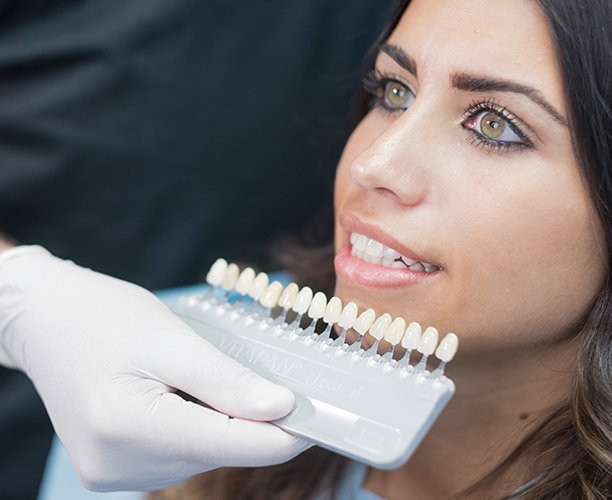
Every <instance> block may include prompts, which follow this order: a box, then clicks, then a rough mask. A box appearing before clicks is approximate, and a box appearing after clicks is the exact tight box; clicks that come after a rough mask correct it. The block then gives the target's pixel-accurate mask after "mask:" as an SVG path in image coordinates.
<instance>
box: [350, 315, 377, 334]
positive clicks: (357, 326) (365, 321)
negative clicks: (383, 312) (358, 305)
mask: <svg viewBox="0 0 612 500" xmlns="http://www.w3.org/2000/svg"><path fill="white" fill-rule="evenodd" d="M374 318H376V313H375V312H374V309H366V310H365V311H363V312H362V313H361V314H360V315H359V317H358V318H357V319H356V320H355V322H354V323H353V329H354V330H355V331H356V332H357V333H359V334H360V335H364V334H365V332H367V331H368V329H369V328H370V327H371V326H372V323H374Z"/></svg>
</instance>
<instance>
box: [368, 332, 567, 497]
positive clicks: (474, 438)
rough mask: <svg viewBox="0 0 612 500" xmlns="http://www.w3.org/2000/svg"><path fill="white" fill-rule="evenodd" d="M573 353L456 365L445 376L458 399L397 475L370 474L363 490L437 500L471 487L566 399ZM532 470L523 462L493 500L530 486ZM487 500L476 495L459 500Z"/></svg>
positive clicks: (562, 348)
mask: <svg viewBox="0 0 612 500" xmlns="http://www.w3.org/2000/svg"><path fill="white" fill-rule="evenodd" d="M576 351H577V348H576V345H575V344H574V343H572V342H570V341H566V342H564V343H563V344H557V345H555V346H553V347H549V348H547V349H546V350H542V349H539V350H537V351H536V350H533V351H531V352H527V353H525V352H523V353H521V354H517V355H516V356H514V355H513V356H511V357H509V356H508V355H507V354H506V356H495V355H488V356H483V355H482V354H480V355H479V356H478V360H479V361H478V362H476V361H474V360H467V359H464V360H463V362H462V363H457V364H456V365H455V366H453V369H452V371H450V373H449V376H450V377H451V378H452V380H453V381H454V382H455V384H456V386H457V392H456V394H455V396H454V397H453V399H452V400H451V401H450V402H449V404H448V406H447V407H446V409H445V410H444V411H443V412H442V414H441V415H440V417H439V418H438V420H437V421H436V423H435V424H434V426H433V427H432V429H431V430H430V432H429V433H428V434H427V435H426V436H425V438H424V439H423V441H422V443H421V444H420V446H419V448H418V449H417V451H416V452H415V453H414V455H413V456H412V457H411V459H410V460H409V461H408V463H406V464H405V465H404V466H402V467H401V468H399V469H395V470H392V471H381V470H376V469H370V471H369V472H368V475H367V477H366V480H365V483H364V487H365V488H366V489H368V490H370V491H372V492H373V493H375V494H377V495H379V496H381V497H383V498H386V499H390V500H393V499H400V498H401V499H406V498H409V499H410V500H429V499H435V500H439V499H441V498H448V497H450V496H452V495H457V494H458V493H459V492H461V491H463V490H465V489H466V488H468V487H470V486H472V485H474V484H475V483H477V482H478V481H479V480H481V479H482V478H483V477H485V476H486V475H487V474H488V473H489V472H491V471H492V470H494V469H495V467H496V465H498V464H499V463H500V462H501V461H502V460H503V459H504V458H505V457H506V456H507V455H508V454H509V453H510V452H512V451H513V450H514V449H515V448H516V446H517V445H518V444H519V442H520V441H521V440H522V439H523V438H524V437H525V436H526V435H527V434H528V433H529V431H530V430H531V429H533V427H534V425H535V424H536V423H537V422H539V421H540V419H541V418H543V417H544V416H545V415H546V414H547V413H548V412H549V411H550V409H551V408H553V407H554V406H555V405H557V404H559V403H560V402H562V401H563V400H564V399H565V398H567V396H568V394H569V391H570V387H571V382H572V377H573V374H574V373H575V366H576V363H575V357H576ZM483 359H485V361H482V360H483ZM457 361H459V359H458V360H457ZM476 363H478V364H476ZM533 464H534V462H533V460H529V459H528V458H524V459H523V460H522V461H520V462H517V463H516V464H515V465H514V466H513V467H512V469H511V470H509V471H508V474H507V475H506V476H505V478H506V479H508V480H509V484H508V487H507V488H503V487H501V486H499V485H498V486H497V489H498V490H499V491H496V492H494V495H493V496H500V495H504V494H509V493H511V492H512V491H513V490H514V489H515V488H517V487H518V486H520V484H521V483H522V482H524V481H526V480H528V479H530V478H531V477H532V476H533V475H534V474H536V473H537V471H536V470H534V469H533ZM490 496H491V493H489V495H488V496H483V491H482V490H480V491H479V493H475V494H474V495H468V496H463V497H462V498H485V497H486V498H488V497H490Z"/></svg>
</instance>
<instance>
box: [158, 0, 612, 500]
mask: <svg viewBox="0 0 612 500" xmlns="http://www.w3.org/2000/svg"><path fill="white" fill-rule="evenodd" d="M409 3H410V2H409V0H408V1H403V2H401V4H400V5H399V6H398V9H397V11H396V13H395V15H394V17H393V18H392V20H391V22H390V24H389V26H388V28H387V30H386V31H385V32H384V33H383V34H382V35H381V37H380V39H379V42H380V41H383V40H385V39H386V38H387V37H388V36H389V34H390V33H391V32H392V31H393V29H394V28H395V26H396V25H397V23H398V21H399V19H400V17H401V15H402V14H403V12H404V11H405V9H406V8H407V6H408V4H409ZM538 3H539V5H540V8H541V10H542V12H543V13H544V15H545V16H546V19H547V22H548V26H549V30H550V34H551V36H552V38H553V41H554V43H555V45H556V49H557V56H558V58H559V63H560V67H561V68H562V78H563V83H564V89H565V99H566V103H567V109H568V113H569V116H568V118H569V123H570V129H571V134H572V141H573V147H574V151H575V153H576V157H577V158H579V159H580V163H581V165H580V166H581V168H582V171H583V176H584V179H585V180H586V182H587V184H588V187H589V190H590V194H591V198H592V200H593V203H594V205H595V207H596V210H597V213H598V215H599V220H600V223H601V226H602V227H603V230H604V233H605V237H606V239H607V252H608V259H607V262H608V276H607V280H606V283H605V285H604V287H603V289H602V290H601V291H600V292H599V294H598V296H597V297H596V298H595V302H594V306H593V308H592V309H591V311H590V313H589V315H588V317H587V319H586V321H585V323H584V326H583V328H582V329H581V331H580V332H579V334H578V336H577V339H576V340H577V341H578V342H579V345H580V349H579V354H578V358H577V359H576V371H575V377H574V382H573V387H572V390H571V394H570V396H569V397H568V399H567V400H566V401H564V402H563V403H562V404H560V405H559V406H558V407H555V408H551V409H550V411H549V412H548V414H546V415H542V417H541V419H540V420H539V422H538V423H537V424H536V426H535V427H534V428H533V429H532V431H531V432H530V433H529V435H528V436H527V437H526V438H525V439H524V440H523V441H522V442H521V443H520V444H519V445H518V446H517V447H516V448H515V449H514V450H513V451H512V452H511V453H510V454H509V455H508V456H507V457H506V458H505V459H504V460H503V462H502V463H501V464H499V465H498V466H497V467H496V468H495V469H494V470H493V471H492V472H491V473H490V474H488V475H487V477H485V478H484V479H482V480H481V481H479V482H478V483H477V484H475V485H473V486H471V487H470V488H469V489H467V490H465V491H463V492H460V493H458V494H457V495H455V498H460V497H462V496H467V495H469V494H470V493H471V494H475V493H477V492H478V491H483V490H485V489H488V490H489V491H493V489H494V488H495V485H496V484H498V481H499V480H501V479H503V477H504V474H505V473H506V472H508V471H509V470H510V468H511V466H512V465H513V464H515V463H516V462H517V460H519V459H520V458H521V457H524V456H533V455H532V454H533V453H535V455H536V456H538V457H542V460H541V462H542V465H538V464H534V469H533V476H534V477H533V480H532V481H530V482H528V483H527V484H526V486H524V487H523V488H521V489H520V491H516V492H515V493H513V494H512V495H511V496H510V497H507V498H521V499H533V500H535V499H538V500H543V499H550V500H553V499H554V500H563V499H568V500H569V499H588V500H607V499H612V274H611V269H612V266H610V255H611V249H612V218H611V214H610V212H611V210H612V181H611V173H612V1H610V0H580V1H575V0H538ZM374 55H375V51H372V53H370V54H369V56H368V62H369V64H371V63H372V62H373V59H374ZM361 102H362V104H363V103H364V102H365V101H364V100H362V101H361ZM358 109H360V113H361V115H360V117H359V118H361V117H362V116H363V115H364V113H365V112H366V110H367V107H366V106H363V105H361V106H359V107H358ZM325 217H327V220H328V221H329V222H331V221H332V216H331V213H327V215H326V216H325ZM328 227H329V226H328ZM325 236H326V237H328V236H329V233H328V234H325ZM287 256H290V259H289V260H288V259H287V258H285V263H286V264H287V267H288V268H289V269H290V270H291V271H293V273H294V275H295V276H296V277H298V278H302V283H303V284H309V285H311V286H315V287H316V289H319V290H328V291H332V292H333V280H334V278H333V267H332V257H333V249H332V247H331V245H330V244H329V242H328V244H327V245H323V246H320V247H317V248H316V249H302V248H296V247H294V248H293V249H292V250H291V251H290V252H287V253H286V254H285V257H287ZM347 463H348V461H347V459H345V458H343V457H340V456H337V455H335V454H333V453H331V452H328V451H326V450H323V449H318V448H313V449H310V450H308V451H307V452H305V453H303V454H302V455H301V456H299V457H296V458H295V459H293V460H291V461H289V462H287V463H285V464H281V465H277V466H271V467H266V468H258V469H232V468H226V469H222V470H217V471H214V472H211V473H207V474H202V475H200V476H196V477H195V478H193V479H192V480H190V481H187V482H186V483H184V484H183V485H181V486H179V487H177V488H172V489H168V490H165V491H164V492H161V493H155V494H153V497H154V498H159V499H161V498H164V499H179V498H180V499H182V500H185V499H195V498H201V497H203V496H207V495H210V497H211V498H215V499H232V500H236V499H239V500H243V499H244V500H246V499H248V500H260V499H261V500H264V499H270V498H274V499H286V500H308V499H309V498H312V497H313V495H314V494H318V495H321V494H322V492H327V494H328V495H329V498H334V489H335V487H337V486H338V484H339V482H340V479H341V478H342V475H343V472H344V470H345V467H346V465H347ZM538 467H539V469H538ZM515 486H518V485H515ZM318 498H320V497H318Z"/></svg>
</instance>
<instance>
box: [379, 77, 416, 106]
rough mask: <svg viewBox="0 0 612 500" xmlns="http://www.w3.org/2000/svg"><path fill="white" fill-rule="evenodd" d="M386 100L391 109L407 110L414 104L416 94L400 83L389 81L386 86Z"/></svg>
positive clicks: (386, 104)
mask: <svg viewBox="0 0 612 500" xmlns="http://www.w3.org/2000/svg"><path fill="white" fill-rule="evenodd" d="M384 100H385V106H386V107H387V108H389V109H393V110H395V109H406V108H408V106H410V105H411V104H412V101H413V100H414V94H413V93H412V91H411V90H410V89H409V88H407V87H406V86H405V85H403V84H401V83H400V82H398V81H394V80H389V81H388V82H387V84H386V85H385V91H384Z"/></svg>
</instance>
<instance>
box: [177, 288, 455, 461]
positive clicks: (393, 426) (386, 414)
mask: <svg viewBox="0 0 612 500" xmlns="http://www.w3.org/2000/svg"><path fill="white" fill-rule="evenodd" d="M236 286H237V285H236ZM232 293H233V294H239V292H238V291H236V290H234V291H233V292H232ZM239 295H240V294H239ZM260 298H262V297H261V296H260ZM270 300H271V299H270ZM262 301H263V302H264V305H266V304H269V303H270V302H269V301H266V299H265V298H262ZM330 301H331V299H330ZM204 302H207V303H208V304H209V306H208V307H203V305H204V304H203V303H204ZM254 303H255V304H256V305H257V302H254ZM217 306H218V307H217ZM258 307H259V310H260V311H261V310H262V309H263V306H261V305H259V306H258ZM175 312H177V313H178V314H179V315H180V316H181V318H182V319H183V320H184V321H186V322H187V324H188V325H189V326H191V327H192V328H193V329H194V331H196V333H198V334H199V335H200V336H201V337H202V338H204V339H206V340H207V341H209V342H211V344H213V345H214V346H215V347H217V348H219V349H220V350H221V351H223V352H225V353H226V354H228V355H230V356H232V357H234V358H235V359H236V360H237V361H238V362H241V363H242V364H244V365H245V366H247V367H249V368H251V369H254V370H256V371H258V372H260V373H261V374H262V375H263V376H266V377H267V378H269V379H270V380H271V381H272V382H275V383H279V384H282V385H285V386H286V387H288V388H289V389H290V390H291V391H292V392H293V393H294V395H295V397H296V402H297V404H296V407H295V408H294V410H293V411H292V412H290V413H289V414H288V415H287V416H286V417H283V418H281V419H278V420H276V421H274V422H273V424H274V425H277V426H279V427H281V428H282V429H284V430H286V431H287V432H290V433H292V434H295V435H298V436H302V437H304V438H306V439H308V440H310V441H312V442H313V443H315V444H318V445H320V446H322V447H326V448H328V449H330V450H332V451H335V452H337V453H340V454H343V455H345V456H347V457H348V458H351V459H354V460H359V461H362V462H364V463H366V464H368V465H371V466H374V467H379V468H383V469H384V468H396V467H400V466H401V465H402V464H403V463H405V462H406V460H408V458H409V457H410V455H411V454H412V452H413V451H414V449H415V448H416V446H417V445H418V442H419V441H420V440H421V438H422V437H423V436H424V435H425V434H426V433H427V431H428V429H429V428H430V427H431V425H432V424H433V422H434V421H435V419H436V417H437V415H438V414H439V412H440V411H441V410H442V409H443V407H444V405H445V404H446V402H447V401H448V399H449V398H450V397H451V396H452V394H453V392H454V384H453V382H452V380H450V379H449V378H448V377H446V376H445V375H444V373H443V370H444V367H445V364H446V362H445V361H444V360H442V359H441V358H444V359H450V358H451V357H452V355H453V351H454V349H455V348H456V345H455V344H453V342H454V341H455V339H453V336H450V337H449V339H448V340H446V341H445V340H444V339H443V340H442V342H440V344H439V345H438V346H437V348H436V349H435V354H436V356H435V357H436V359H435V360H434V359H431V358H433V356H429V358H430V359H431V361H432V362H433V363H430V364H432V365H433V364H435V365H437V368H436V369H435V370H433V371H432V372H430V371H428V370H426V369H423V370H420V371H419V370H417V369H416V367H415V366H412V365H410V366H409V369H408V368H404V367H403V366H402V365H401V363H400V362H398V361H397V359H396V358H398V357H400V355H401V354H402V352H403V351H404V352H405V350H404V348H403V347H402V342H401V341H400V342H399V343H398V342H396V338H397V332H396V337H395V338H390V337H389V336H388V332H386V333H385V334H384V335H383V336H382V339H381V340H380V341H379V342H378V346H377V347H378V349H377V351H374V350H372V351H370V352H369V353H368V352H364V351H363V349H358V350H355V352H353V353H351V354H349V353H347V352H346V351H347V349H346V348H347V347H348V346H347V344H343V345H342V346H339V347H336V346H333V345H331V344H332V342H331V338H334V337H336V336H337V333H340V332H342V331H343V329H342V328H341V326H339V325H338V323H339V321H336V322H330V323H329V324H328V323H326V322H324V321H322V319H321V318H317V316H318V315H319V314H320V310H319V312H317V313H313V314H312V316H315V318H314V319H312V318H311V319H312V325H311V328H312V331H313V332H312V333H309V334H308V335H300V334H299V333H296V332H297V330H298V327H297V326H296V325H295V324H292V325H284V326H282V327H281V326H280V325H278V324H275V323H274V322H270V321H269V318H266V317H265V316H263V315H262V314H258V315H257V316H249V315H248V314H247V312H246V310H245V309H244V308H243V307H238V306H236V305H235V304H234V303H231V301H230V303H228V304H225V305H222V306H221V305H220V304H219V303H218V301H217V300H215V299H214V298H212V297H210V296H209V297H208V298H206V297H202V296H200V295H196V296H191V297H184V298H182V299H180V300H179V301H178V302H177V304H176V306H175ZM306 312H308V309H307V310H306ZM354 312H355V317H352V318H351V317H348V318H345V320H346V321H347V322H348V323H352V322H353V321H354V319H356V316H358V314H357V311H354ZM283 313H285V314H292V315H294V316H297V315H298V313H296V312H295V311H286V312H285V311H282V308H281V307H280V306H279V304H278V303H277V304H276V305H274V307H271V308H270V315H271V317H273V318H278V317H280V315H282V314H283ZM349 316H350V315H349ZM306 319H307V318H305V320H306ZM328 319H329V318H328ZM332 319H333V317H332ZM337 319H338V320H339V319H340V318H339V317H338V318H337ZM315 320H316V321H315ZM352 326H353V325H352V324H351V325H350V326H347V327H346V328H345V329H344V330H345V331H346V330H348V335H346V333H345V335H346V336H347V340H348V341H349V342H350V341H351V340H353V339H354V338H355V337H356V336H357V331H354V330H352V328H351V327H352ZM322 328H324V330H325V331H327V332H329V333H331V330H332V329H333V330H334V332H333V334H331V335H330V339H326V338H325V337H324V336H321V337H319V338H317V335H316V333H315V332H319V331H321V329H322ZM310 331H311V330H309V332H310ZM371 333H372V332H370V331H367V332H366V334H365V336H364V345H368V346H369V347H370V349H373V348H372V346H373V345H375V343H374V341H373V339H374V337H373V336H372V335H371ZM377 336H380V332H379V333H377ZM447 337H448V335H447ZM445 339H446V337H445ZM388 340H392V342H389V341H388ZM394 342H395V348H394V349H393V352H391V355H389V349H390V348H391V346H392V345H393V344H394ZM421 350H424V351H425V352H429V351H430V350H431V346H429V347H427V348H426V349H423V348H421ZM382 353H384V355H383V356H381V355H380V354H382ZM416 356H417V360H418V359H419V358H421V360H423V359H424V358H425V357H426V356H419V355H418V354H417V355H416ZM439 359H440V361H439V362H438V360H439ZM270 360H274V365H273V366H272V365H271V364H270V363H269V362H268V361H270ZM285 369H286V371H285ZM319 374H321V375H320V377H322V378H320V379H319V378H316V377H317V376H319ZM327 380H329V381H338V380H343V385H342V386H341V387H342V391H343V393H339V392H338V391H337V390H335V389H333V390H330V389H329V387H330V386H329V385H328V384H327V382H326V381H327ZM305 382H306V383H305ZM345 391H349V392H346V393H344V392H345ZM355 391H357V392H355ZM354 394H359V396H357V397H356V398H355V399H353V395H354ZM398 395H401V397H400V396H398ZM347 397H348V398H347ZM349 403H350V404H349ZM339 415H344V416H346V417H347V418H346V420H343V421H342V422H337V417H338V416H339ZM334 418H335V419H336V420H334ZM330 419H331V420H330ZM330 422H331V428H330ZM334 422H337V424H334ZM364 423H367V426H366V428H365V429H364V428H363V425H364ZM334 425H337V427H334ZM364 430H365V431H366V434H367V435H370V434H372V433H373V435H375V436H376V437H377V439H376V440H375V441H371V440H370V441H367V442H366V441H364V439H365V437H364ZM389 431H391V433H389ZM347 438H348V439H347ZM379 438H380V439H379ZM399 443H401V444H399ZM366 445H367V446H366ZM396 445H398V446H399V447H400V448H399V450H400V453H399V454H397V452H393V453H394V454H393V455H390V453H391V450H397V449H398V448H396ZM381 457H384V458H383V459H381Z"/></svg>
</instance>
